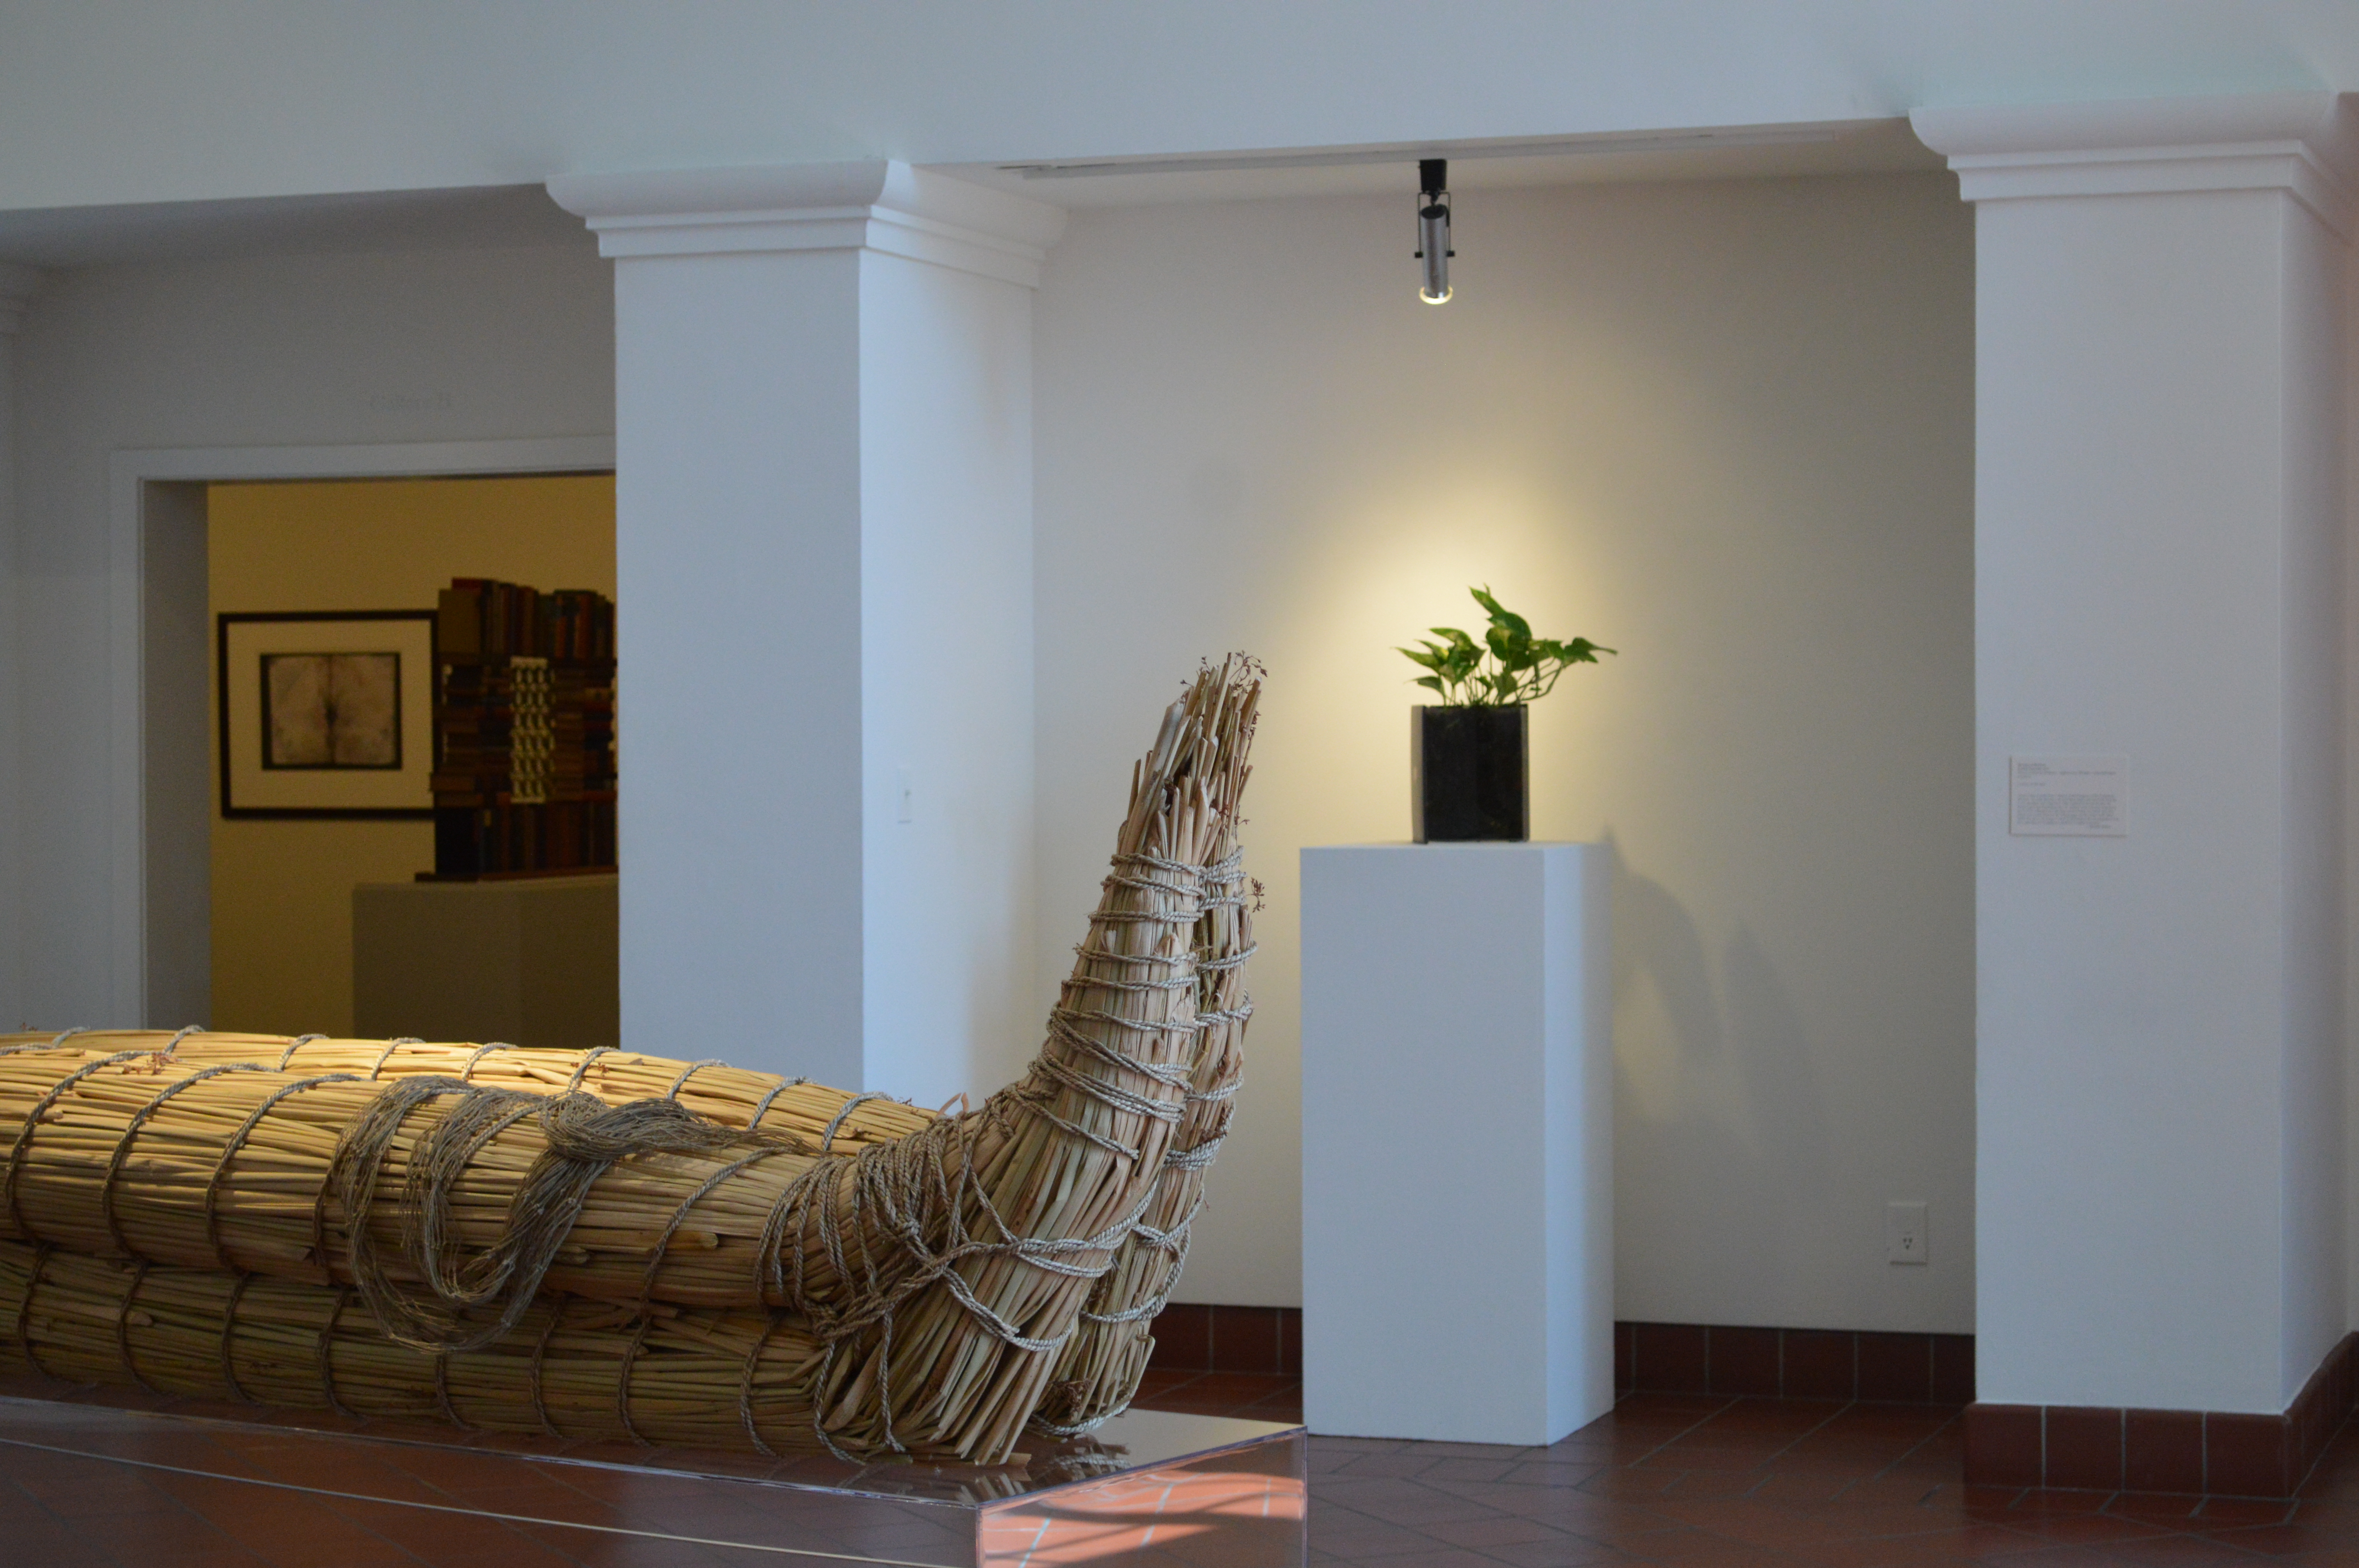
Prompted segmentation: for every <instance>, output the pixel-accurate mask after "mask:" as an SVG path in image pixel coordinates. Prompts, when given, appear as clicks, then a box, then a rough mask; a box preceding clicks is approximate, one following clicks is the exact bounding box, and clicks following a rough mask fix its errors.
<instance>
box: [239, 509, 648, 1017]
mask: <svg viewBox="0 0 2359 1568" xmlns="http://www.w3.org/2000/svg"><path fill="white" fill-rule="evenodd" d="M207 549H208V555H209V561H208V566H209V571H210V577H211V584H212V589H211V597H212V605H211V609H212V613H214V614H216V615H218V614H220V613H222V612H223V611H287V610H294V611H329V610H431V609H432V608H433V607H434V596H435V593H436V591H437V590H438V589H441V588H442V587H444V586H445V585H446V584H448V583H449V582H450V580H451V579H452V578H454V577H485V578H497V579H503V580H505V581H508V582H521V583H528V584H530V585H531V586H532V587H534V588H538V589H560V588H588V589H597V590H598V591H599V592H601V593H603V594H606V595H609V596H612V595H613V593H614V476H613V475H612V474H579V475H575V474H566V475H554V476H534V477H529V478H516V479H429V480H342V481H330V482H324V483H301V484H219V485H214V486H213V487H212V491H211V494H210V497H209V502H208V506H207ZM218 674H219V673H218V672H215V679H214V680H212V681H211V682H209V683H208V689H209V690H210V691H211V692H212V697H211V698H210V700H211V701H212V703H213V704H215V705H216V707H217V705H218V704H219V701H220V686H219V679H218ZM210 732H211V733H212V734H213V735H214V736H215V737H216V740H215V741H214V744H215V745H216V746H218V745H219V744H220V741H219V740H218V736H219V734H220V715H219V713H218V712H215V713H214V715H213V723H212V726H211V729H210ZM215 764H216V766H215V771H214V772H215V779H216V783H215V784H214V786H213V787H214V791H215V796H214V800H213V823H212V1017H211V1018H210V1019H208V1020H206V1022H209V1023H211V1024H212V1026H213V1027H214V1028H216V1029H241V1030H256V1031H266V1032H271V1033H288V1034H301V1033H331V1034H348V1033H351V1032H352V1027H353V888H354V887H355V886H356V885H358V884H359V883H362V882H372V881H408V880H409V879H410V878H411V877H413V876H415V875H416V874H417V873H418V872H419V871H431V870H432V869H433V865H434V829H433V825H432V824H431V823H429V822H427V821H424V820H414V821H394V822H373V821H366V820H353V821H340V820H336V819H333V818H321V819H295V820H272V819H250V818H241V819H238V820H235V821H232V820H229V819H226V818H224V817H223V816H222V815H221V800H220V796H219V791H220V784H219V783H218V779H219V766H218V764H219V759H218V758H216V759H215Z"/></svg>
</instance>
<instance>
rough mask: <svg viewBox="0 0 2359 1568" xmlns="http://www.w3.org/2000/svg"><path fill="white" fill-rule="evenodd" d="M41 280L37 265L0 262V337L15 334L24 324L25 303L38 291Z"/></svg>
mask: <svg viewBox="0 0 2359 1568" xmlns="http://www.w3.org/2000/svg"><path fill="white" fill-rule="evenodd" d="M41 282H42V274H41V272H40V269H39V268H38V267H29V266H19V265H16V263H15V262H0V337H14V336H16V329H18V328H19V327H22V326H23V325H24V324H25V307H26V304H27V302H28V301H29V300H31V298H32V297H33V296H34V295H35V294H36V293H38V292H39V290H40V287H41Z"/></svg>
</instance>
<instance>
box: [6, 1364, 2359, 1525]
mask: <svg viewBox="0 0 2359 1568" xmlns="http://www.w3.org/2000/svg"><path fill="white" fill-rule="evenodd" d="M1139 1402H1140V1403H1141V1404H1145V1405H1150V1406H1152V1407H1154V1408H1158V1409H1166V1410H1185V1411H1200V1412H1203V1413H1213V1414H1233V1415H1244V1416H1250V1417H1254V1418H1256V1419H1262V1420H1291V1419H1296V1417H1297V1415H1298V1412H1299V1409H1300V1404H1301V1389H1300V1385H1299V1383H1298V1382H1296V1381H1295V1380H1294V1379H1285V1378H1256V1377H1247V1376H1244V1375H1240V1374H1234V1373H1158V1374H1155V1375H1153V1376H1151V1378H1150V1379H1149V1381H1148V1383H1147V1387H1146V1388H1145V1389H1144V1390H1142V1394H1141V1399H1140V1401H1139ZM1959 1467H1960V1458H1959V1422H1958V1412H1957V1411H1956V1410H1955V1409H1953V1408H1940V1407H1929V1406H1921V1405H1889V1404H1832V1403H1813V1402H1808V1401H1802V1400H1786V1401H1778V1400H1723V1399H1707V1398H1700V1397H1685V1396H1677V1395H1664V1394H1638V1395H1632V1396H1629V1397H1626V1398H1625V1399H1624V1400H1623V1401H1622V1403H1621V1405H1620V1407H1619V1408H1618V1409H1616V1410H1615V1411H1614V1413H1613V1414H1612V1415H1610V1416H1607V1417H1606V1418H1605V1419H1604V1420H1603V1421H1600V1422H1596V1423H1594V1424H1593V1425H1591V1426H1589V1427H1586V1428H1584V1429H1583V1430H1582V1431H1581V1432H1578V1433H1574V1434H1573V1435H1572V1436H1571V1437H1569V1438H1567V1439H1565V1440H1564V1441H1563V1442H1562V1443H1560V1444H1556V1445H1555V1446H1553V1447H1550V1448H1505V1447H1489V1446H1484V1445H1481V1444H1444V1443H1399V1442H1373V1441H1364V1440H1355V1439H1348V1438H1313V1439H1312V1440H1311V1443H1310V1468H1311V1476H1310V1562H1311V1563H1317V1564H1340V1563H1367V1564H1373V1565H1375V1568H1499V1565H1502V1564H1504V1565H1506V1568H1555V1565H1559V1564H1562V1565H1565V1568H1589V1565H1606V1564H1616V1563H1664V1564H1668V1565H1669V1568H1754V1565H1758V1568H1967V1565H1970V1564H1971V1565H1977V1568H2211V1565H2213V1564H2222V1565H2226V1564H2235V1565H2239V1568H2279V1565H2281V1568H2359V1425H2354V1427H2352V1428H2348V1429H2346V1430H2345V1431H2344V1432H2343V1434H2342V1435H2341V1436H2340V1437H2338V1438H2337V1439H2336V1440H2335V1443H2334V1444H2333V1446H2332V1448H2331V1449H2330V1450H2329V1452H2328V1454H2327V1455H2326V1457H2325V1459H2323V1460H2322V1461H2321V1463H2320V1465H2319V1466H2318V1469H2317V1471H2316V1472H2315V1473H2314V1474H2313V1475H2312V1476H2310V1480H2309V1482H2308V1483H2307V1485H2306V1486H2305V1487H2303V1490H2302V1495H2301V1497H2300V1498H2299V1499H2297V1500H2295V1501H2292V1502H2256V1501H2253V1500H2250V1499H2244V1498H2191V1497H2188V1498H2162V1497H2152V1496H2147V1497H2140V1496H2134V1495H2126V1494H2107V1493H2102V1492H2053V1491H2051V1492H2039V1491H2029V1492H2027V1491H2018V1490H2015V1489H2012V1488H2008V1489H1978V1488H1976V1489H1970V1488H1968V1487H1964V1486H1962V1485H1961V1484H1960V1481H1959ZM443 1501H444V1503H445V1505H446V1506H447V1505H449V1504H457V1505H458V1506H459V1507H461V1508H462V1509H463V1508H464V1507H466V1506H468V1505H469V1504H470V1503H473V1504H474V1505H477V1506H481V1505H482V1504H484V1503H486V1502H489V1503H493V1504H494V1506H496V1499H488V1498H473V1496H472V1495H470V1496H466V1497H461V1496H456V1495H454V1496H453V1497H451V1498H445V1499H443ZM166 1543H168V1545H167V1544H166ZM167 1559H168V1561H169V1563H171V1564H172V1565H173V1568H191V1565H202V1568H214V1565H218V1568H233V1565H234V1568H313V1565H317V1568H375V1565H377V1564H385V1565H387V1568H419V1565H421V1564H431V1565H434V1568H473V1565H475V1564H479V1563H480V1564H487V1565H491V1568H530V1565H534V1564H539V1563H547V1564H549V1568H578V1565H596V1568H626V1565H627V1568H675V1565H677V1568H736V1565H740V1564H743V1565H745V1568H753V1565H754V1564H755V1563H782V1562H810V1561H813V1560H811V1559H806V1558H794V1557H782V1556H780V1555H778V1554H777V1553H775V1552H762V1551H752V1552H746V1551H736V1550H730V1549H722V1548H715V1547H712V1546H710V1545H707V1544H703V1543H701V1542H694V1541H672V1540H650V1539H647V1538H645V1537H640V1538H636V1539H621V1538H616V1537H612V1536H607V1537H603V1538H602V1537H599V1536H596V1535H594V1534H592V1533H591V1532H588V1531H585V1530H578V1529H560V1528H556V1527H552V1526H548V1525H539V1524H530V1523H525V1522H523V1521H520V1520H518V1521H507V1520H501V1519H485V1518H481V1517H469V1516H468V1515H466V1514H465V1513H463V1512H451V1511H444V1509H421V1508H404V1507H399V1506H396V1505H394V1504H391V1503H385V1502H368V1501H363V1500H361V1499H359V1498H353V1497H339V1496H333V1495H329V1494H322V1493H315V1492H302V1491H294V1490H286V1489H277V1488H271V1487H255V1486H244V1485H238V1484H235V1483H234V1482H231V1481H228V1480H224V1479H216V1478H212V1477H210V1476H194V1475H190V1474H185V1473H173V1472H169V1471H158V1470H153V1469H146V1470H141V1469H127V1468H125V1467H123V1466H118V1465H107V1464H102V1463H99V1462H96V1461H90V1460H78V1459H74V1458H71V1457H68V1456H65V1455H61V1454H55V1453H49V1452H42V1451H33V1450H24V1449H16V1450H13V1451H11V1452H9V1453H7V1454H5V1455H0V1568H17V1565H19V1564H23V1565H27V1568H33V1565H38V1568H151V1565H153V1564H156V1563H160V1562H163V1561H165V1560H167Z"/></svg>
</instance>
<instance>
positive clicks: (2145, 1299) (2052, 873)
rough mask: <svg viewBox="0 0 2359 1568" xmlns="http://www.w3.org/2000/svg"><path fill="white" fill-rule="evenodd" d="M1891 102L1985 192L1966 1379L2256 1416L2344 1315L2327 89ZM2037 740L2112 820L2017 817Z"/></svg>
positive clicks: (2336, 331) (2336, 274)
mask: <svg viewBox="0 0 2359 1568" xmlns="http://www.w3.org/2000/svg"><path fill="white" fill-rule="evenodd" d="M1915 121H1916V125H1917V129H1918V134H1919V135H1920V136H1922V137H1923V138H1924V140H1925V141H1926V142H1927V143H1928V144H1929V145H1930V146H1933V147H1934V148H1936V149H1937V150H1939V151H1940V152H1943V153H1945V154H1947V155H1948V156H1949V157H1950V161H1951V167H1952V168H1955V169H1956V170H1957V171H1958V173H1959V178H1960V184H1961V189H1962V193H1963V195H1964V196H1965V198H1966V200H1970V201H1973V202H1974V203H1976V216H1975V223H1976V275H1975V289H1976V360H1975V384H1976V437H1975V440H1976V474H1975V489H1976V499H1975V649H1976V653H1975V683H1976V699H1975V700H1976V731H1977V732H1976V746H1975V758H1976V768H1977V774H1976V790H1975V803H1976V832H1975V838H1976V846H1977V851H1976V889H1977V891H1976V899H1977V936H1976V939H1977V965H1978V975H1979V982H1978V1011H1979V1023H1978V1029H1979V1044H1978V1051H1979V1055H1978V1064H1977V1065H1978V1081H1979V1090H1978V1102H1977V1113H1976V1114H1977V1146H1978V1147H1977V1172H1976V1213H1977V1235H1976V1241H1975V1254H1976V1266H1977V1270H1978V1280H1977V1296H1978V1305H1977V1322H1976V1336H1977V1341H1976V1362H1977V1376H1978V1379H1979V1384H1980V1388H1979V1397H1980V1398H1981V1399H1982V1400H1985V1401H1988V1402H1995V1403H2024V1404H2071V1405H2103V1406H2147V1407H2164V1408H2181V1409H2201V1410H2212V1411H2282V1410H2283V1409H2285V1407H2286V1405H2287V1404H2288V1401H2289V1400H2291V1398H2292V1397H2293V1395H2294V1394H2295V1393H2297V1392H2298V1391H2299V1389H2300V1387H2301V1385H2302V1383H2303V1381H2304V1380H2305V1379H2307V1378H2308V1377H2309V1375H2310V1372H2311V1371H2312V1370H2313V1369H2314V1368H2316V1367H2317V1366H2318V1364H2319V1362H2320V1360H2321V1358H2322V1357H2324V1355H2325V1354H2326V1352H2327V1351H2328V1350H2329V1349H2330V1348H2331V1347H2332V1345H2333V1343H2334V1342H2335V1340H2336V1339H2337V1338H2338V1337H2339V1336H2341V1334H2342V1333H2343V1328H2344V1325H2345V1317H2344V1302H2343V1266H2342V1251H2343V1221H2342V1184H2343V1175H2342V1161H2343V1154H2342V1137H2343V1131H2342V1088H2341V1084H2342V1052H2343V1045H2342V1030H2343V997H2342V984H2343V980H2342V969H2343V887H2342V874H2343V873H2342V869H2341V868H2342V843H2343V816H2342V813H2343V805H2342V792H2343V763H2342V746H2343V713H2342V695H2341V693H2342V678H2343V677H2342V673H2341V651H2342V636H2343V632H2342V626H2343V616H2344V613H2345V607H2344V604H2343V579H2342V549H2343V546H2342V534H2343V525H2344V513H2345V506H2344V501H2343V490H2342V482H2343V481H2342V470H2341V449H2342V444H2343V417H2342V406H2343V381H2342V378H2343V361H2342V355H2341V350H2340V341H2341V332H2342V287H2343V286H2342V269H2343V260H2344V244H2343V237H2342V236H2343V233H2344V232H2346V230H2347V227H2348V222H2349V213H2350V206H2349V196H2348V191H2347V189H2346V186H2345V184H2344V179H2345V175H2346V171H2347V169H2348V168H2349V167H2350V152H2349V147H2350V138H2351V130H2350V119H2349V116H2348V114H2346V113H2345V111H2344V110H2343V106H2342V105H2341V104H2339V103H2337V101H2336V100H2335V99H2334V97H2333V96H2332V95H2331V94H2326V93H2313V94H2284V95H2271V96H2267V97H2255V98H2236V99H2214V100H2201V101H2192V102H2184V103H2100V104H2090V105H2079V106H2069V107H2030V108H2006V109H1988V110H1983V109H1973V110H1940V111H1920V112H1919V114H1917V115H1916V117H1915ZM2042 752H2055V753H2091V752H2111V753H2122V754H2125V755H2126V757H2127V758H2128V785H2127V792H2128V793H2127V798H2128V816H2127V825H2128V831H2127V835H2126V836H2125V837H2120V838H2054V837H2015V836H2012V835H2011V834H2010V832H2009V820H2008V813H2007V777H2008V759H2009V757H2010V756H2011V755H2017V754H2023V753H2042Z"/></svg>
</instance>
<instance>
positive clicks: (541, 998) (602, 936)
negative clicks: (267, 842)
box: [353, 872, 623, 1050]
mask: <svg viewBox="0 0 2359 1568" xmlns="http://www.w3.org/2000/svg"><path fill="white" fill-rule="evenodd" d="M618 885H619V884H618V882H617V881H616V879H615V876H614V873H613V872H603V873H601V872H590V873H584V874H582V875H579V876H552V877H529V878H519V879H516V880H513V881H477V882H364V883H363V884H362V885H361V886H359V887H356V888H354V889H353V1029H354V1030H355V1032H356V1033H359V1035H360V1036H361V1038H363V1039H366V1040H378V1039H392V1038H395V1037H396V1036H399V1035H414V1036H416V1037H417V1038H419V1039H421V1040H504V1041H506V1042H507V1043H508V1044H511V1045H553V1046H560V1047H564V1048H568V1049H573V1050H580V1049H582V1048H583V1047H586V1046H591V1045H619V1044H622V1040H623V1026H622V1002H621V992H620V988H619V985H618V983H617V980H616V976H617V974H618V972H619V963H618V959H617V956H616V955H617V949H616V945H615V944H616V903H615V899H616V889H617V887H618Z"/></svg>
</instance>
